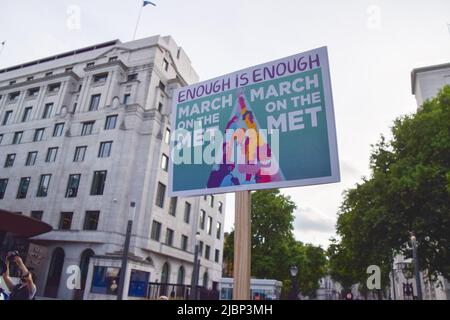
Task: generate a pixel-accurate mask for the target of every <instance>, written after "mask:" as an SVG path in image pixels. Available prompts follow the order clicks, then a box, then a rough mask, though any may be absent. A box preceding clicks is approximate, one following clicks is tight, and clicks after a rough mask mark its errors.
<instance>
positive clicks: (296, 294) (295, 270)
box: [289, 266, 298, 300]
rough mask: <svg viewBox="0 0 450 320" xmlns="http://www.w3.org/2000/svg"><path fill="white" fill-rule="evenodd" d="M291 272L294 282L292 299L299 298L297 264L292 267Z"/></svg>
mask: <svg viewBox="0 0 450 320" xmlns="http://www.w3.org/2000/svg"><path fill="white" fill-rule="evenodd" d="M289 273H290V275H291V282H292V292H291V299H290V300H298V286H297V274H298V267H297V266H292V267H290V268H289Z"/></svg>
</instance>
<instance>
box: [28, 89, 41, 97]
mask: <svg viewBox="0 0 450 320" xmlns="http://www.w3.org/2000/svg"><path fill="white" fill-rule="evenodd" d="M38 93H39V87H38V88H31V89H28V91H27V96H28V97H29V98H34V97H37V95H38Z"/></svg>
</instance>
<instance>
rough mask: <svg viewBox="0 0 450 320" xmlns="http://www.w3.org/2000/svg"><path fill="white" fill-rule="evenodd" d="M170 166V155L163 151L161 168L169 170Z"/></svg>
mask: <svg viewBox="0 0 450 320" xmlns="http://www.w3.org/2000/svg"><path fill="white" fill-rule="evenodd" d="M168 168H169V157H168V156H166V155H165V154H164V153H163V155H162V157H161V169H163V170H164V171H167V169H168Z"/></svg>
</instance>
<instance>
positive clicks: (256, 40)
mask: <svg viewBox="0 0 450 320" xmlns="http://www.w3.org/2000/svg"><path fill="white" fill-rule="evenodd" d="M154 2H156V3H157V7H153V6H147V7H145V8H144V11H143V13H142V18H141V23H140V26H139V29H138V32H137V38H142V37H146V36H151V35H155V34H160V35H171V36H173V37H174V39H175V41H176V42H177V43H178V45H180V46H182V47H183V48H184V49H185V50H186V52H187V54H188V55H189V57H190V58H191V60H192V63H193V65H194V68H195V69H196V71H197V72H198V74H199V75H200V77H201V80H206V79H208V78H212V77H216V76H219V75H222V74H226V73H230V72H233V71H236V70H239V69H243V68H246V67H249V66H252V65H255V64H259V63H263V62H267V61H271V60H275V59H278V58H282V57H285V56H289V55H292V54H295V53H300V52H303V51H306V50H309V49H313V48H316V47H320V46H324V45H326V46H328V50H329V58H330V67H331V77H332V86H333V94H334V105H335V113H336V127H337V138H338V147H339V156H340V161H341V162H340V166H341V175H342V182H341V183H337V184H332V185H322V186H314V187H301V188H292V189H284V190H283V193H285V194H287V195H290V196H291V197H292V199H293V200H294V201H295V202H296V204H297V206H298V209H297V211H296V213H295V215H296V221H295V235H296V237H297V239H299V240H301V241H304V242H311V243H314V244H320V245H323V246H324V247H326V246H327V244H328V240H329V238H330V237H332V236H333V235H334V225H335V222H336V217H337V210H338V208H339V205H340V203H341V200H342V192H343V191H344V190H345V189H346V188H349V187H352V186H353V185H354V184H355V183H356V182H358V181H359V180H360V178H361V176H363V175H367V174H368V172H369V171H368V161H369V154H370V144H373V143H376V142H377V140H378V139H379V136H380V134H381V133H384V134H387V133H388V132H389V127H390V126H391V124H392V121H393V119H394V118H395V117H397V116H399V115H402V114H405V113H410V112H413V111H414V110H415V109H416V103H415V100H414V97H413V96H412V95H411V87H410V72H411V70H412V69H413V68H415V67H421V66H426V65H433V64H439V63H446V62H449V60H450V57H449V53H450V33H449V29H448V27H447V23H450V1H448V0H427V1H422V0H383V1H382V0H372V1H367V0H344V1H333V0H315V1H293V0H276V1H275V0H272V1H268V0H257V1H256V0H253V1H250V0H247V1H245V0H227V1H214V0H191V1H185V0H154ZM141 4H142V1H140V0H95V1H93V0H80V1H75V0H71V1H66V0H58V1H55V0H40V1H17V0H0V42H1V41H4V40H6V42H7V43H6V46H5V47H4V50H3V52H2V53H1V54H0V68H2V67H6V66H11V65H15V64H18V63H21V62H26V61H29V60H33V59H37V58H42V57H44V56H48V55H52V54H56V53H59V52H64V51H67V50H71V49H76V48H79V47H84V46H88V45H91V44H95V43H99V42H103V41H107V40H112V39H120V40H121V41H123V42H125V41H129V40H131V39H132V36H133V31H134V27H135V24H136V20H137V16H138V13H139V9H140V6H141ZM78 12H79V13H80V16H79V17H80V19H79V21H80V24H79V25H78V24H77V23H76V21H77V19H76V15H77V13H78ZM74 18H75V19H74ZM74 22H75V23H74ZM233 221H234V197H233V196H230V195H229V196H227V210H226V230H230V228H232V226H233Z"/></svg>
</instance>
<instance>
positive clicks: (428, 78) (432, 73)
mask: <svg viewBox="0 0 450 320" xmlns="http://www.w3.org/2000/svg"><path fill="white" fill-rule="evenodd" d="M446 84H447V85H450V63H445V64H439V65H434V66H428V67H422V68H416V69H414V70H413V71H412V72H411V89H412V94H413V95H414V96H415V97H416V100H417V106H418V107H420V106H421V105H422V104H423V102H424V101H425V100H427V99H430V98H433V97H435V96H436V95H437V93H438V92H439V90H440V89H442V87H443V86H445V85H446Z"/></svg>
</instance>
